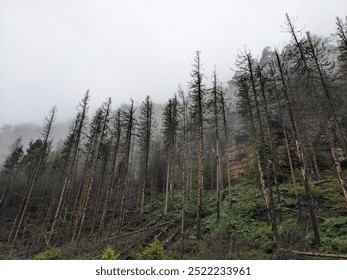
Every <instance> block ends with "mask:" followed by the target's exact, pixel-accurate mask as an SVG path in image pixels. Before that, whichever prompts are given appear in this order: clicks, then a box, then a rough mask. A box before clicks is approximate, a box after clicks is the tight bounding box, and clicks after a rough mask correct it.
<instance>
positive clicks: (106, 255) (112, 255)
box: [101, 246, 119, 260]
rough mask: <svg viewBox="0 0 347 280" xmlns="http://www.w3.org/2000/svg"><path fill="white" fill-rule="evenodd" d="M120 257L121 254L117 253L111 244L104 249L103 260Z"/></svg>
mask: <svg viewBox="0 0 347 280" xmlns="http://www.w3.org/2000/svg"><path fill="white" fill-rule="evenodd" d="M118 258H119V255H118V254H117V253H116V251H115V250H113V249H112V248H111V246H108V247H107V248H106V249H105V250H104V252H103V253H102V256H101V259H102V260H118Z"/></svg>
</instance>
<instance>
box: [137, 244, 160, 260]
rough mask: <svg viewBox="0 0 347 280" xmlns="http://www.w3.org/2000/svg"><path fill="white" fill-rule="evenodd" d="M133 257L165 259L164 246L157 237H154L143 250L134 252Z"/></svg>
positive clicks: (139, 258) (138, 258)
mask: <svg viewBox="0 0 347 280" xmlns="http://www.w3.org/2000/svg"><path fill="white" fill-rule="evenodd" d="M134 258H135V259H136V260H164V259H166V254H165V249H164V246H163V245H162V244H161V243H160V241H159V240H158V239H155V240H154V241H153V242H151V243H149V244H148V245H147V247H145V248H144V249H143V250H141V251H140V252H137V253H135V254H134Z"/></svg>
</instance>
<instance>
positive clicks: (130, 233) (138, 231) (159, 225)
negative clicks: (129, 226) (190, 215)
mask: <svg viewBox="0 0 347 280" xmlns="http://www.w3.org/2000/svg"><path fill="white" fill-rule="evenodd" d="M174 222H176V221H175V220H171V221H168V222H165V223H161V224H158V225H154V226H150V227H146V228H142V229H139V230H136V231H132V232H127V233H124V234H121V235H114V236H110V237H109V238H108V239H109V240H111V239H116V238H119V237H124V236H128V235H133V234H137V233H140V232H144V231H147V230H150V229H153V228H157V227H161V226H165V225H167V224H171V223H174Z"/></svg>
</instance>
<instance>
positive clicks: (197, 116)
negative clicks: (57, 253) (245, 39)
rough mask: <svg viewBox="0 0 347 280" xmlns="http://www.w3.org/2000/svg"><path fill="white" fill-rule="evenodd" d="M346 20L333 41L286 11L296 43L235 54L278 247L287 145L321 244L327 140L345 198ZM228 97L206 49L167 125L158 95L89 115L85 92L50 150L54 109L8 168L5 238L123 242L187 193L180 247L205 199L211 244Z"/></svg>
mask: <svg viewBox="0 0 347 280" xmlns="http://www.w3.org/2000/svg"><path fill="white" fill-rule="evenodd" d="M336 24H337V29H336V33H335V34H334V39H335V43H334V44H333V45H331V44H330V43H329V42H328V41H327V40H326V39H324V38H321V37H318V36H315V35H312V34H310V33H309V32H307V33H306V34H305V35H301V34H302V33H300V32H298V31H297V30H296V28H295V26H294V22H293V20H292V19H290V18H289V16H287V18H286V25H287V31H288V32H289V34H290V36H291V41H290V42H289V43H288V44H287V45H286V46H285V47H284V48H283V49H282V50H281V51H279V50H275V51H271V50H270V49H269V48H266V49H265V50H264V52H263V56H262V58H261V59H260V61H257V60H256V59H254V58H253V57H252V55H251V53H250V52H249V51H247V50H245V51H244V52H242V53H240V54H239V55H238V58H237V63H236V64H237V66H238V71H237V72H236V74H235V76H234V78H233V84H234V86H235V87H236V90H237V91H236V92H237V95H238V98H239V108H240V111H241V112H242V114H243V115H244V116H245V117H246V118H245V119H246V120H247V121H246V123H247V125H248V124H249V131H250V134H251V137H250V143H251V145H252V151H254V158H255V165H256V170H257V176H256V177H257V181H258V183H259V187H260V189H261V191H262V195H263V198H264V205H265V208H266V213H267V219H268V221H269V223H270V224H271V226H272V235H273V239H274V241H276V240H277V239H278V233H277V222H278V221H281V196H280V191H279V184H280V180H279V178H278V170H279V169H280V164H281V165H282V166H283V163H280V162H283V158H282V159H281V160H280V159H279V149H280V147H283V146H284V147H285V151H286V157H285V161H286V162H287V163H288V168H289V170H290V174H291V176H290V180H291V184H292V187H293V191H294V193H295V194H296V198H297V205H298V209H299V210H300V209H301V208H302V201H301V199H302V197H303V195H302V194H300V193H299V191H298V187H297V185H298V184H299V183H298V178H297V175H296V174H295V170H300V171H301V176H302V178H301V179H300V181H302V182H303V184H304V187H305V188H304V189H305V196H304V198H305V201H306V202H307V203H308V208H309V212H310V217H311V224H312V228H313V231H314V235H315V242H316V245H317V246H319V244H320V239H319V231H318V225H317V221H316V214H315V205H314V199H313V197H312V194H311V190H310V181H312V180H313V179H319V178H320V176H321V175H320V171H321V170H322V168H320V166H319V161H318V160H317V151H316V145H317V144H319V145H321V146H324V147H328V149H329V151H330V154H331V159H332V161H333V163H334V165H335V170H336V176H337V178H338V180H339V183H340V186H341V190H342V193H343V195H344V197H345V200H346V202H347V187H346V181H345V178H344V174H343V170H342V166H341V161H342V160H343V157H345V156H346V151H347V143H346V134H345V132H344V128H345V127H346V126H345V122H346V120H345V119H343V114H344V113H346V112H345V111H343V106H342V104H343V102H344V99H343V98H344V97H343V92H344V91H345V90H346V74H347V37H346V35H347V20H345V21H343V20H341V19H337V22H336ZM299 34H300V35H299ZM206 81H210V82H209V84H210V86H209V87H208V86H207V85H206ZM227 94H228V93H227V91H226V90H225V89H223V86H222V85H221V83H220V82H219V81H218V78H217V74H216V70H215V71H214V73H212V78H211V79H208V78H206V77H205V76H204V70H203V65H202V62H201V55H200V52H196V55H195V58H194V62H193V65H192V72H191V82H190V83H189V85H188V94H186V93H185V92H184V91H183V90H182V88H181V87H179V88H178V91H177V93H176V94H175V95H174V96H173V97H172V98H170V99H169V100H168V102H167V103H166V104H165V106H164V108H163V109H162V114H161V120H158V119H157V120H156V118H155V112H154V111H155V108H154V105H153V102H152V100H151V98H150V96H147V97H146V99H145V100H144V101H143V102H142V103H141V105H140V106H139V108H137V106H136V105H135V104H134V101H133V100H131V101H130V103H129V104H127V105H124V106H122V107H120V108H118V109H113V108H112V102H111V98H109V99H107V100H106V101H105V102H104V103H103V104H102V106H101V107H100V108H99V109H97V110H96V112H94V114H93V116H92V118H91V119H89V117H88V115H89V112H88V103H89V99H90V94H89V91H87V92H86V93H85V95H84V97H83V99H82V100H81V102H80V104H79V105H78V107H77V114H76V117H75V119H74V121H73V122H72V123H71V126H70V129H69V132H68V135H67V137H66V139H65V140H64V141H63V143H62V144H61V145H59V146H58V147H55V149H52V139H51V136H50V135H51V130H52V127H53V126H54V125H53V124H54V120H55V114H56V110H55V108H52V110H51V111H50V113H49V115H48V117H47V119H46V121H45V124H44V126H43V129H42V137H41V138H40V139H37V140H36V141H31V142H30V144H29V147H28V148H27V150H26V152H24V150H23V145H22V144H21V139H18V140H17V141H16V142H15V143H14V144H13V145H12V146H11V149H10V154H9V155H8V157H7V158H6V161H5V163H4V165H3V167H2V170H1V186H0V187H1V188H0V191H1V192H0V207H1V212H0V218H1V219H2V220H4V221H5V220H6V219H7V220H6V224H7V227H6V229H4V230H2V231H1V232H0V234H1V235H2V240H5V239H6V243H7V244H8V248H9V253H11V252H12V251H13V250H15V249H16V248H17V247H18V246H20V245H18V244H22V243H20V242H22V241H23V240H27V242H26V245H27V246H28V247H29V248H30V247H31V246H33V247H35V248H40V247H45V246H52V245H59V244H62V243H65V242H69V241H70V242H73V243H76V244H78V242H79V241H80V240H81V237H82V236H88V235H93V236H99V237H102V236H103V235H106V234H107V235H108V236H117V235H118V236H121V235H122V229H123V227H124V225H125V224H126V223H129V222H130V221H133V220H137V221H138V223H140V224H141V220H142V217H143V215H144V214H145V213H146V211H147V212H148V211H150V210H148V209H147V208H146V206H147V205H149V203H151V202H155V201H157V200H158V199H163V200H164V202H165V203H164V205H165V206H164V209H163V210H164V212H165V213H167V212H168V211H169V210H170V209H171V208H172V207H173V204H174V203H175V192H177V190H180V193H181V195H182V200H181V202H180V203H181V209H182V210H181V221H180V224H181V238H182V246H183V239H184V233H185V221H186V215H185V214H186V209H185V207H186V202H187V200H191V201H196V205H197V211H196V219H195V221H194V223H195V225H196V236H197V238H198V239H199V238H201V236H202V229H201V221H202V218H203V211H202V209H203V193H204V189H205V188H209V189H213V190H215V193H216V220H217V221H219V219H220V201H221V193H222V190H225V192H223V193H226V194H227V195H228V198H227V200H228V202H229V207H232V202H233V197H232V184H231V179H232V174H231V169H232V166H231V158H230V154H231V153H230V151H231V148H232V143H233V138H234V130H233V119H232V118H231V116H232V114H231V113H230V110H229V100H228V98H227ZM158 123H161V126H159V125H158ZM279 134H281V135H282V137H278V135H279ZM281 139H282V140H281ZM208 162H211V164H207V163H208ZM176 203H177V200H176ZM300 211H301V210H300Z"/></svg>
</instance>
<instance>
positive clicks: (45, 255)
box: [35, 247, 60, 260]
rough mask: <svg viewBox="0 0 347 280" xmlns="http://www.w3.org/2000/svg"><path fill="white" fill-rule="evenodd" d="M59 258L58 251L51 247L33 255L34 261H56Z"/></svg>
mask: <svg viewBox="0 0 347 280" xmlns="http://www.w3.org/2000/svg"><path fill="white" fill-rule="evenodd" d="M59 258H60V249H59V248H56V247H53V248H49V249H47V250H46V251H43V252H41V253H38V254H36V255H35V259H36V260H58V259H59Z"/></svg>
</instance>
